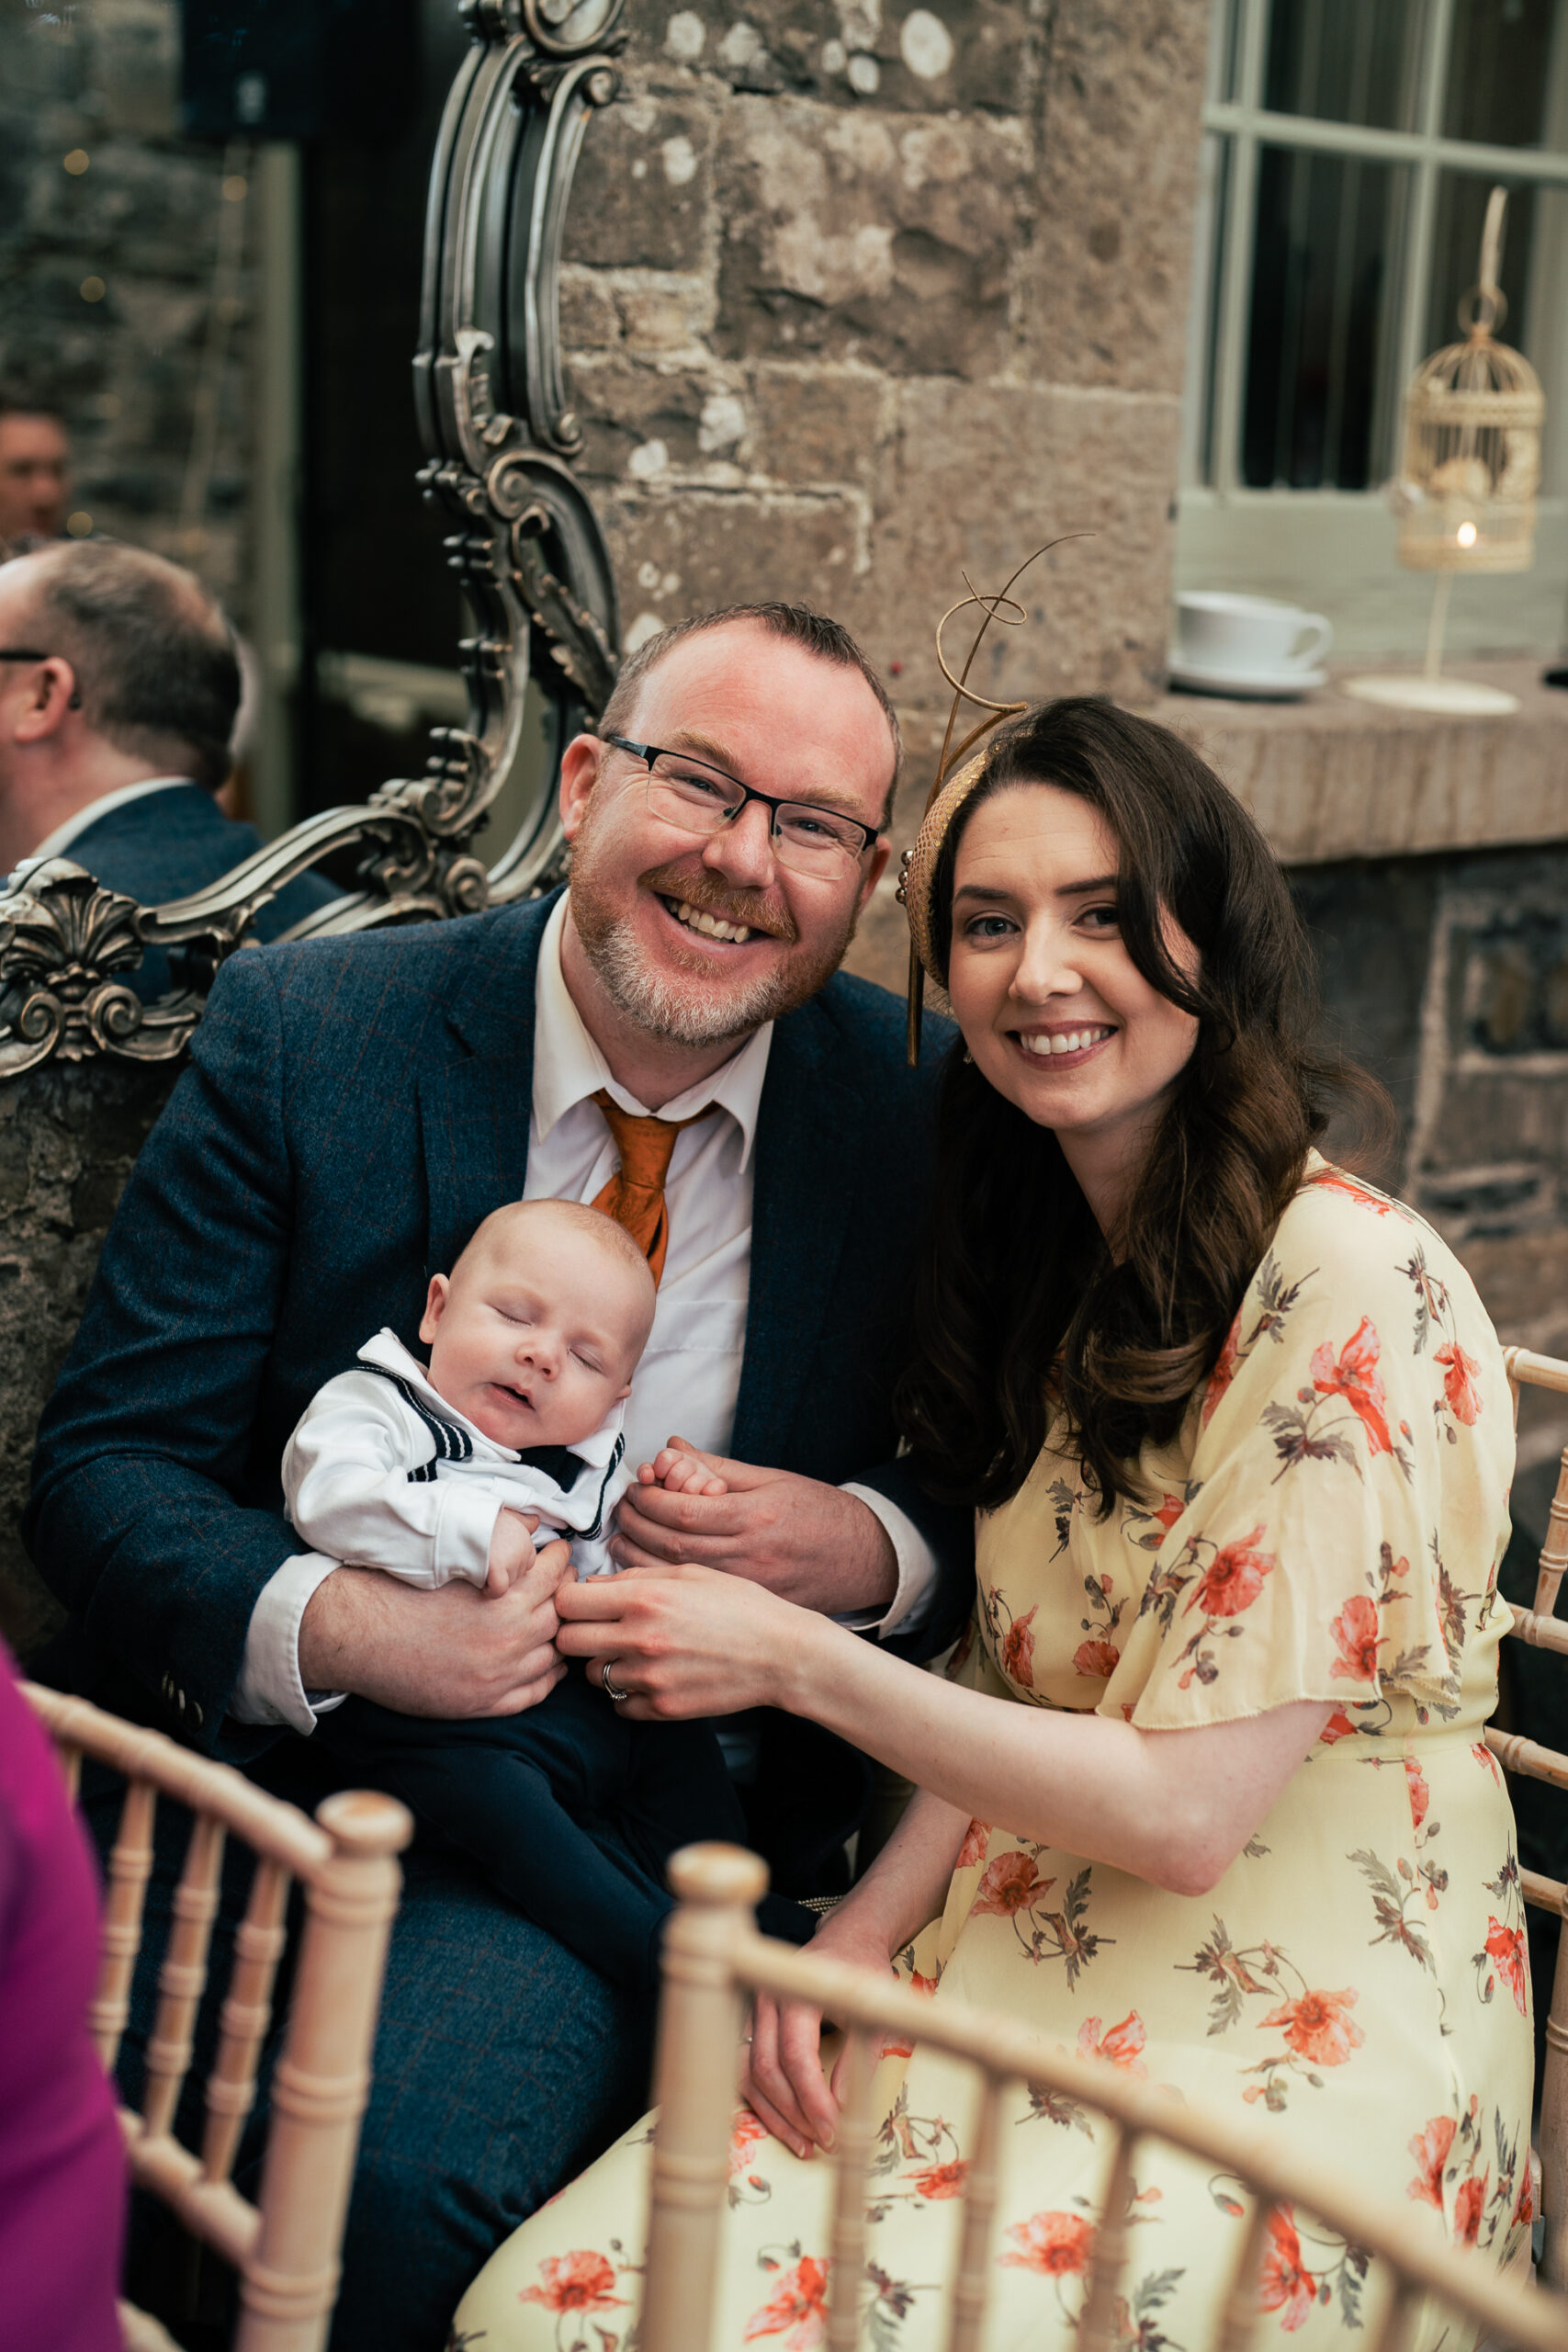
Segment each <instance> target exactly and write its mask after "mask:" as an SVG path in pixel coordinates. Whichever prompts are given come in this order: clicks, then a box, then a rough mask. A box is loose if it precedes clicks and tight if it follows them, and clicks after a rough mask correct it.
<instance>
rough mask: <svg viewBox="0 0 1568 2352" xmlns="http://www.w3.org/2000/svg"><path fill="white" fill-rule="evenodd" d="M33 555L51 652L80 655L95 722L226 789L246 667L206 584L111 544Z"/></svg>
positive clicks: (77, 667) (80, 684)
mask: <svg viewBox="0 0 1568 2352" xmlns="http://www.w3.org/2000/svg"><path fill="white" fill-rule="evenodd" d="M28 560H30V561H31V562H32V563H33V564H35V565H36V567H37V571H36V573H35V583H36V594H37V597H38V607H37V609H38V616H39V617H38V624H37V625H38V627H39V629H40V630H41V631H42V632H43V633H44V635H45V637H46V639H47V640H48V641H47V642H46V643H45V644H44V645H43V647H42V649H41V650H43V651H44V652H46V653H57V654H59V655H60V656H61V657H62V660H64V661H67V662H70V664H71V666H72V668H73V671H74V672H75V673H76V690H77V692H78V693H79V694H80V695H81V697H82V714H83V717H84V718H85V720H86V722H87V724H88V726H89V727H91V728H93V729H95V730H96V732H97V733H98V734H100V735H102V736H104V737H105V738H106V739H107V741H109V742H111V743H112V744H113V745H114V746H115V748H116V749H117V751H121V752H130V753H132V754H133V755H134V756H135V757H136V758H138V759H143V760H164V759H170V758H177V760H178V763H179V768H180V772H181V773H182V774H188V775H191V776H192V777H194V779H195V781H196V782H197V784H202V785H205V786H207V789H208V790H209V792H216V791H217V789H218V787H219V786H220V784H221V783H222V782H223V781H224V779H225V777H226V776H227V775H228V774H229V770H230V767H231V759H230V752H229V745H230V741H231V738H232V736H233V732H234V719H235V715H236V713H237V712H238V710H239V707H240V664H239V662H238V659H237V658H236V655H235V651H234V640H233V637H232V635H231V631H230V628H229V624H228V622H227V621H226V620H225V619H224V617H223V615H222V612H221V611H220V608H219V606H218V605H216V604H214V602H213V601H212V599H211V597H210V596H209V594H207V591H206V590H205V589H204V588H203V587H202V585H201V583H200V582H199V581H198V580H197V578H196V577H195V575H194V574H193V573H191V572H188V571H185V570H184V569H183V568H182V567H181V566H180V565H179V564H177V563H170V562H168V561H167V560H165V558H164V557H163V556H159V555H152V554H150V553H149V552H148V551H147V549H146V548H129V547H123V546H121V545H119V544H118V543H117V542H116V541H115V540H113V539H83V540H79V541H76V542H74V543H71V542H60V543H58V544H52V545H51V546H50V547H48V548H42V549H40V550H39V552H38V553H37V554H36V555H34V556H33V557H31V558H30V559H28Z"/></svg>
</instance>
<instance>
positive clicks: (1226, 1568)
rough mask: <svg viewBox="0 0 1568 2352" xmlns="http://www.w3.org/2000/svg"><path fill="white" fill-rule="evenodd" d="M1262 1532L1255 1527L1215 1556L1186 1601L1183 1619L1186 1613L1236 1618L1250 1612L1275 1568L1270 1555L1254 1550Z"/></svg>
mask: <svg viewBox="0 0 1568 2352" xmlns="http://www.w3.org/2000/svg"><path fill="white" fill-rule="evenodd" d="M1262 1535H1263V1530H1262V1529H1261V1527H1255V1528H1254V1529H1253V1531H1252V1532H1251V1534H1250V1535H1244V1536H1243V1537H1242V1538H1241V1540H1240V1542H1239V1543H1237V1544H1225V1545H1224V1548H1223V1549H1222V1550H1220V1551H1218V1552H1216V1553H1215V1555H1214V1556H1213V1559H1212V1560H1211V1561H1210V1563H1209V1565H1208V1566H1207V1567H1206V1568H1205V1569H1204V1571H1203V1573H1202V1575H1201V1577H1199V1579H1198V1581H1197V1583H1196V1584H1195V1585H1194V1587H1193V1588H1192V1590H1191V1592H1190V1594H1189V1595H1188V1598H1187V1608H1186V1609H1185V1610H1183V1611H1182V1614H1183V1616H1185V1615H1186V1614H1187V1613H1188V1611H1190V1610H1193V1609H1201V1611H1203V1614H1204V1616H1205V1617H1239V1616H1240V1614H1241V1612H1242V1611H1243V1610H1244V1609H1250V1608H1251V1606H1252V1604H1253V1602H1254V1601H1255V1600H1257V1598H1258V1594H1259V1593H1260V1592H1261V1591H1262V1589H1263V1579H1264V1577H1266V1576H1268V1575H1269V1572H1270V1570H1271V1569H1273V1568H1275V1567H1277V1566H1279V1562H1278V1561H1277V1560H1276V1558H1275V1556H1274V1555H1273V1553H1272V1552H1260V1551H1259V1550H1258V1544H1259V1543H1260V1541H1261V1540H1262Z"/></svg>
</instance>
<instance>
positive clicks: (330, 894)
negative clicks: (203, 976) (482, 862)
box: [0, 539, 339, 995]
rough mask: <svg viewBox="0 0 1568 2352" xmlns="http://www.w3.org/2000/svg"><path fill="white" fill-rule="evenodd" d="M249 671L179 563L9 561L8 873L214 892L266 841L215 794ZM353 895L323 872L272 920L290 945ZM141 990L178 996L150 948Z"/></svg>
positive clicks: (79, 558)
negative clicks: (35, 869)
mask: <svg viewBox="0 0 1568 2352" xmlns="http://www.w3.org/2000/svg"><path fill="white" fill-rule="evenodd" d="M239 702H240V667H239V662H238V661H237V659H236V656H235V650H234V639H233V635H232V632H231V629H230V628H229V624H228V622H227V621H226V620H225V619H224V617H223V615H222V612H221V611H220V608H219V607H218V605H215V604H214V603H213V601H212V599H211V598H210V597H209V595H208V594H207V592H206V590H205V589H204V588H203V587H202V586H201V583H200V582H198V581H197V579H195V578H194V577H193V575H192V574H191V573H190V572H188V571H184V570H182V569H181V567H180V566H179V565H178V564H175V563H169V562H167V561H166V560H164V557H162V556H156V555H150V554H148V553H147V552H146V550H145V549H143V548H130V547H122V546H120V545H118V543H117V542H116V541H114V540H109V539H105V540H85V539H83V540H73V539H66V540H62V541H61V542H60V543H59V544H58V545H56V546H51V547H44V548H38V549H37V550H36V551H35V552H34V553H32V554H30V555H24V556H18V557H17V558H16V559H15V560H13V561H11V562H9V563H0V874H5V873H7V872H10V871H12V870H13V869H14V868H15V867H16V866H17V865H19V864H20V863H21V861H22V860H24V859H38V858H47V857H69V858H71V859H72V860H73V862H74V863H75V864H76V865H85V867H86V869H87V871H88V872H89V873H90V874H93V875H96V877H97V879H98V880H99V881H100V882H103V883H105V884H107V886H108V887H109V888H111V889H115V890H123V891H124V892H125V893H126V894H127V896H128V897H130V898H133V899H140V900H141V904H142V905H143V906H157V905H159V904H161V903H162V902H164V901H165V900H167V899H179V898H184V897H185V896H186V893H187V892H189V891H192V890H199V889H203V888H206V886H207V885H208V884H209V883H211V882H215V881H217V880H218V878H219V876H220V875H223V874H226V873H227V872H228V871H229V869H230V868H231V866H234V865H239V864H240V862H241V860H242V859H243V858H246V857H249V856H250V855H251V854H252V853H253V851H255V850H258V849H260V847H261V846H262V841H261V835H260V834H259V833H258V832H257V831H256V830H255V828H254V826H253V825H246V824H239V823H236V822H235V821H234V820H233V819H231V818H230V817H226V816H225V815H224V814H223V812H222V810H221V809H220V808H219V807H218V805H217V802H216V800H215V798H214V795H215V794H216V793H217V791H218V789H219V787H220V786H221V785H222V783H223V781H224V779H225V778H226V776H227V775H228V774H229V769H230V764H231V755H230V745H231V739H232V736H233V731H234V718H235V714H236V712H237V710H238V708H239ZM338 895H339V893H338V892H337V891H336V890H335V889H334V888H333V886H332V885H331V884H330V883H328V882H326V881H324V880H322V879H321V876H317V875H313V874H307V875H302V876H300V877H299V880H298V881H295V882H291V883H289V884H288V887H287V888H285V889H283V890H281V891H280V892H279V893H278V896H277V897H276V899H274V900H273V902H272V904H271V905H270V906H267V907H265V908H263V910H262V911H261V913H260V915H258V917H257V918H256V923H255V930H256V933H257V935H258V936H259V937H260V938H263V939H275V938H276V936H277V935H278V933H280V932H283V931H287V930H288V929H289V928H291V927H292V925H294V924H295V923H297V922H302V921H303V920H304V918H305V917H306V916H307V915H310V914H312V913H314V912H315V910H317V909H318V908H319V907H322V906H326V905H328V904H329V903H330V902H331V901H332V900H333V899H334V898H336V897H337V896H338ZM132 985H133V986H134V987H136V988H137V989H138V990H139V991H140V992H141V994H142V995H157V994H162V993H163V991H164V989H167V988H168V987H169V986H170V985H171V975H170V970H169V965H168V959H167V957H166V956H164V955H163V954H162V953H161V951H158V950H151V949H150V950H149V951H148V955H147V958H146V961H145V962H144V964H143V966H142V967H141V971H140V972H138V973H136V974H134V975H133V976H132Z"/></svg>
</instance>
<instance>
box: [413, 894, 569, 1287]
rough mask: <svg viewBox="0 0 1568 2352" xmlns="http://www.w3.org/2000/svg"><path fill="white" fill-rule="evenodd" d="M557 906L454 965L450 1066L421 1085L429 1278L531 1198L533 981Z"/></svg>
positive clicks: (529, 916)
mask: <svg viewBox="0 0 1568 2352" xmlns="http://www.w3.org/2000/svg"><path fill="white" fill-rule="evenodd" d="M553 904H554V897H553V895H552V897H551V898H549V899H531V900H530V901H529V902H528V903H527V904H526V905H525V906H523V907H520V908H518V909H516V910H514V912H513V915H512V917H511V919H509V920H503V921H502V922H498V923H497V924H496V925H495V926H494V929H493V930H492V932H491V934H490V936H489V938H488V939H487V940H486V942H485V947H486V950H487V952H486V953H485V954H484V955H483V956H472V955H468V956H454V959H453V968H454V987H453V992H452V999H451V1001H450V1002H449V1003H448V1004H447V1006H446V1020H447V1025H448V1028H449V1030H450V1031H451V1033H452V1052H451V1055H450V1057H449V1058H448V1059H446V1061H444V1062H441V1063H439V1064H438V1065H437V1066H436V1067H435V1068H434V1069H425V1070H423V1071H422V1072H421V1073H420V1075H419V1080H418V1088H419V1117H420V1136H421V1142H422V1145H423V1152H424V1174H425V1183H426V1186H427V1188H428V1193H429V1199H430V1222H429V1235H428V1243H427V1248H428V1251H429V1263H428V1265H427V1266H426V1269H425V1272H426V1274H427V1275H428V1274H430V1273H432V1272H438V1271H445V1270H446V1269H448V1268H450V1266H451V1265H452V1263H453V1261H454V1260H455V1259H456V1257H457V1253H458V1251H459V1250H462V1249H463V1247H464V1245H465V1244H466V1243H467V1241H468V1237H469V1235H470V1234H471V1233H472V1232H473V1230H474V1227H476V1226H477V1225H478V1224H479V1221H480V1219H481V1218H482V1217H486V1216H489V1215H490V1212H491V1209H494V1208H499V1207H500V1206H501V1204H502V1202H503V1201H516V1200H521V1199H522V1197H523V1185H524V1180H525V1176H526V1174H527V1170H528V1127H529V1121H530V1118H531V1116H532V1113H533V1101H534V981H535V975H536V972H537V970H538V965H539V943H540V941H541V939H542V938H543V936H544V932H545V925H546V923H547V921H548V920H549V914H550V910H551V907H552V906H553Z"/></svg>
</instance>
